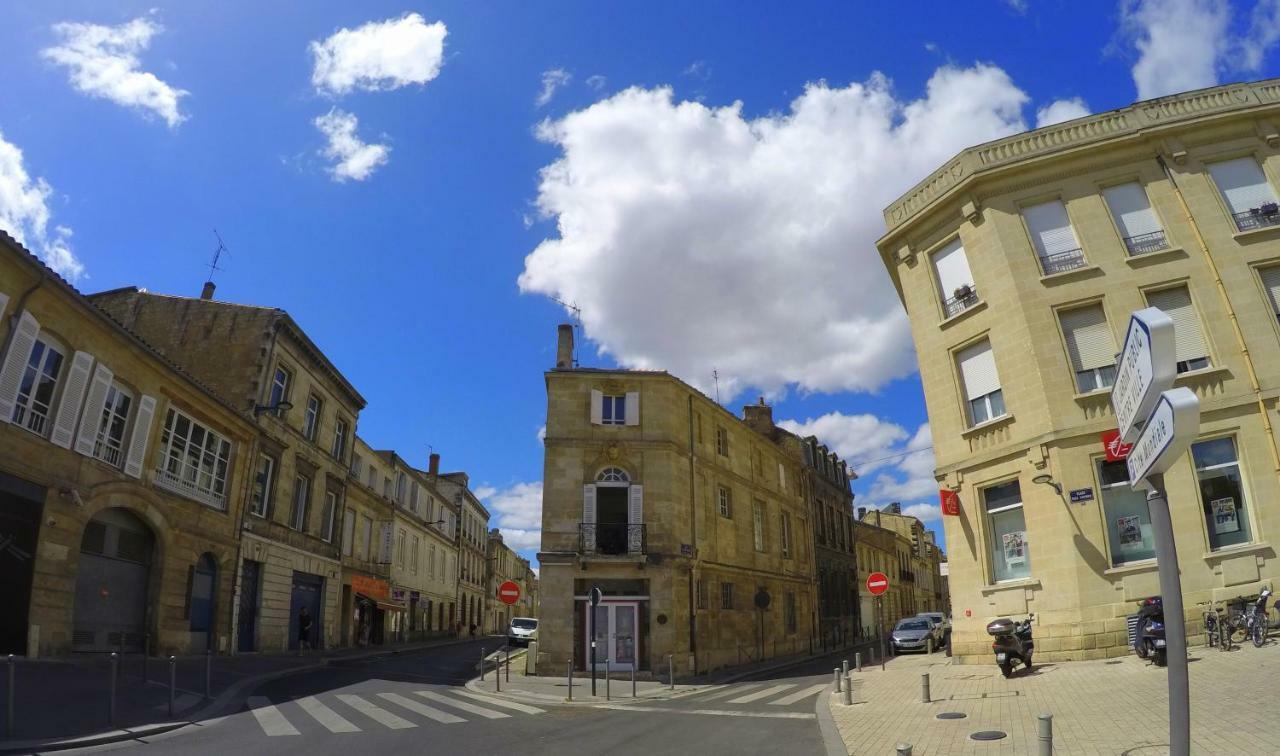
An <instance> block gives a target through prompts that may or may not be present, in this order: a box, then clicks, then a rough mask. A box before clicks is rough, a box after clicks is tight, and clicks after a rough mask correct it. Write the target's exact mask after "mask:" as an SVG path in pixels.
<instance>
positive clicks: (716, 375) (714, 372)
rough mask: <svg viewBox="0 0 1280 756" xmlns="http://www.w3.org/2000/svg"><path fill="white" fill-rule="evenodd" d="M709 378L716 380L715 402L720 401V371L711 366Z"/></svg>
mask: <svg viewBox="0 0 1280 756" xmlns="http://www.w3.org/2000/svg"><path fill="white" fill-rule="evenodd" d="M711 380H713V381H715V382H716V404H719V403H720V371H718V370H716V369H715V368H711Z"/></svg>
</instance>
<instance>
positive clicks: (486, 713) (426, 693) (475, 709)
mask: <svg viewBox="0 0 1280 756" xmlns="http://www.w3.org/2000/svg"><path fill="white" fill-rule="evenodd" d="M414 693H415V694H416V695H419V696H422V697H423V698H425V699H428V700H430V701H436V702H438V703H442V704H446V705H448V706H452V707H453V708H455V709H461V710H463V711H465V712H467V713H469V714H478V715H480V716H482V717H484V718H486V719H510V718H511V715H510V714H504V713H502V712H500V711H494V710H493V709H486V708H484V707H483V706H476V705H475V704H473V703H467V702H466V701H459V700H458V699H456V698H449V697H448V696H442V695H440V694H439V693H435V692H433V691H430V690H415V691H414Z"/></svg>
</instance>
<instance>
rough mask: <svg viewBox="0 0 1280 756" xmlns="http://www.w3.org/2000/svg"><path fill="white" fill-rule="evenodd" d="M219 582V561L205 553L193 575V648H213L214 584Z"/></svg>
mask: <svg viewBox="0 0 1280 756" xmlns="http://www.w3.org/2000/svg"><path fill="white" fill-rule="evenodd" d="M217 584H218V563H217V562H216V561H214V559H213V555H212V554H204V555H203V556H201V557H200V561H199V562H197V563H196V566H195V571H194V572H192V575H191V650H192V651H204V650H206V649H212V648H213V607H214V586H216V585H217Z"/></svg>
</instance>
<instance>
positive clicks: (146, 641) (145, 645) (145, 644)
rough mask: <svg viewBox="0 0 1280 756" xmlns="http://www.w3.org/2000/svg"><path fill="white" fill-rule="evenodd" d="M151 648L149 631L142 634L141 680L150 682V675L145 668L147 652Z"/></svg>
mask: <svg viewBox="0 0 1280 756" xmlns="http://www.w3.org/2000/svg"><path fill="white" fill-rule="evenodd" d="M150 649H151V633H150V632H147V633H144V634H143V636H142V682H143V683H148V682H151V680H150V675H149V673H148V670H147V654H148V653H150Z"/></svg>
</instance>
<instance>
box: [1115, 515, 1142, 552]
mask: <svg viewBox="0 0 1280 756" xmlns="http://www.w3.org/2000/svg"><path fill="white" fill-rule="evenodd" d="M1116 532H1117V533H1119V534H1120V549H1121V550H1122V551H1133V550H1135V549H1140V548H1142V523H1141V522H1140V521H1139V519H1138V516H1137V515H1129V516H1128V517H1119V518H1117V519H1116Z"/></svg>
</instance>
